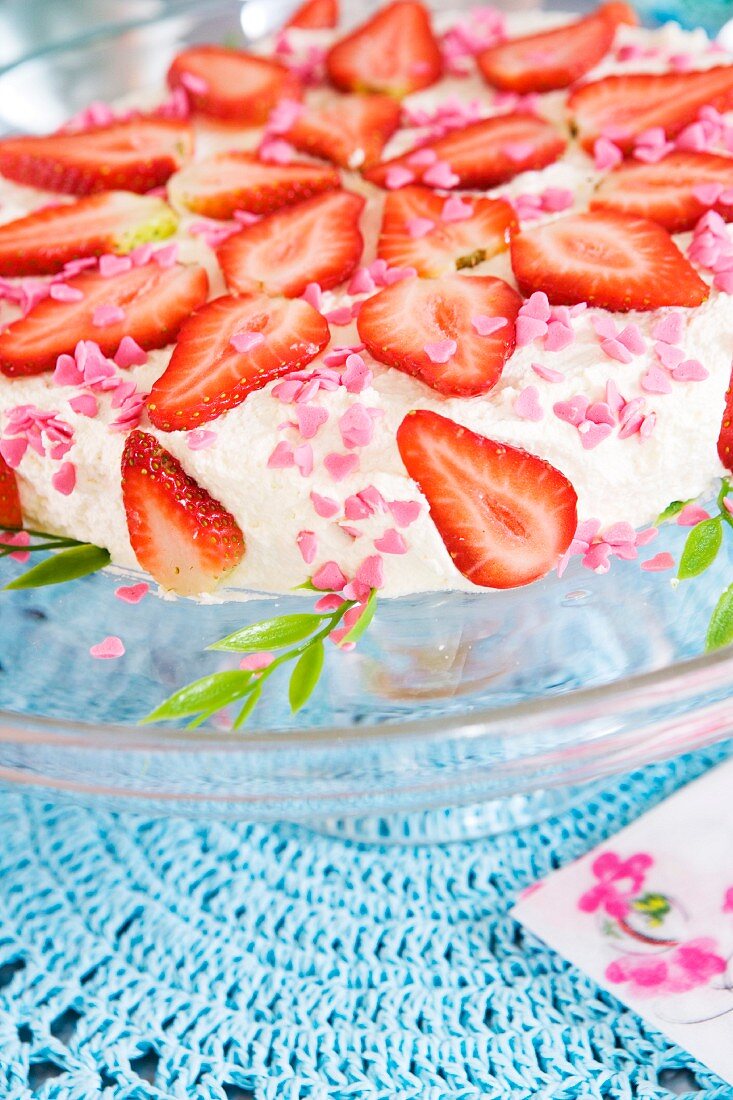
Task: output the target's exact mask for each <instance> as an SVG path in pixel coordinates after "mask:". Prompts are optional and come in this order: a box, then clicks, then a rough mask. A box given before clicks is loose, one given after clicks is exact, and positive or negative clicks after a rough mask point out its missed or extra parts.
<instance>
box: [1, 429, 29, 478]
mask: <svg viewBox="0 0 733 1100" xmlns="http://www.w3.org/2000/svg"><path fill="white" fill-rule="evenodd" d="M27 450H28V440H27V439H26V438H23V437H22V436H17V437H16V438H15V439H0V455H2V457H3V458H4V459H5V461H6V462H7V464H8V466H9V467H10V468H11V470H17V468H18V466H20V463H21V461H22V459H23V456H24V454H25V452H26V451H27Z"/></svg>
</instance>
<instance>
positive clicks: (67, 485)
mask: <svg viewBox="0 0 733 1100" xmlns="http://www.w3.org/2000/svg"><path fill="white" fill-rule="evenodd" d="M51 484H52V485H53V487H54V489H55V490H56V492H57V493H61V494H62V495H63V496H65V497H68V496H71V494H72V493H73V492H74V489H75V488H76V467H75V466H74V463H73V462H63V463H62V464H61V466H59V468H58V470H57V471H56V473H55V474H54V475H53V477H52V478H51Z"/></svg>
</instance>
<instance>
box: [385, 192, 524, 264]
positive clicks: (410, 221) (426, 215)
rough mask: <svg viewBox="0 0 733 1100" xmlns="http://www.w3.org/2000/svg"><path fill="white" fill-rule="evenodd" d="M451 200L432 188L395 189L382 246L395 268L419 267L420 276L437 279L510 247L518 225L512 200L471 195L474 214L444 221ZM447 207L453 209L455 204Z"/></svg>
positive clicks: (387, 208)
mask: <svg viewBox="0 0 733 1100" xmlns="http://www.w3.org/2000/svg"><path fill="white" fill-rule="evenodd" d="M446 201H448V202H449V203H450V201H451V200H446V199H445V198H444V197H443V196H442V195H436V193H435V192H434V191H430V190H429V189H428V188H427V187H403V188H402V190H400V191H390V192H389V193H388V194H387V198H386V201H385V204H384V215H383V218H382V231H381V234H380V237H379V244H378V246H377V255H378V256H379V259H381V260H386V261H387V263H388V264H389V265H390V267H414V268H415V270H416V271H417V273H418V275H422V276H424V277H425V278H430V279H434V278H437V277H438V276H440V275H448V274H450V272H452V271H455V270H456V269H458V270H460V269H462V268H466V267H475V266H476V264H479V263H482V262H483V261H484V260H488V259H489V258H490V257H491V256H495V255H496V253H497V252H502V251H503V250H504V249H505V248H507V247H508V244H509V231H510V230H512V229H516V228H517V219H516V216H515V214H514V210H513V209H512V207H511V206H510V204H509V203H508V202H505V201H504V200H503V199H484V198H478V197H477V198H471V199H468V200H465V202H464V205H465V206H467V207H468V208H469V209H472V210H473V213H471V214H469V215H468V216H465V214H464V215H461V217H460V220H450V218H449V220H444V219H443V210H444V209H445V208H446ZM453 202H454V203H455V200H453ZM447 209H448V211H449V212H450V209H451V207H450V205H449V206H448V208H447ZM429 223H432V228H429Z"/></svg>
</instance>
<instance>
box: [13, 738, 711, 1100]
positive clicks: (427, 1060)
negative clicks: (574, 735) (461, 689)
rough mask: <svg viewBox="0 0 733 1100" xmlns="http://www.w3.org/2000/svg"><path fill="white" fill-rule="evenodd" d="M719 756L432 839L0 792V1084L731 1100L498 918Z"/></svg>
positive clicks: (68, 1098) (661, 768) (204, 1092)
mask: <svg viewBox="0 0 733 1100" xmlns="http://www.w3.org/2000/svg"><path fill="white" fill-rule="evenodd" d="M726 752H730V746H728V747H727V749H726V748H725V747H719V748H718V749H714V750H710V751H707V752H705V753H701V754H697V755H695V756H694V757H688V758H686V759H681V760H678V761H675V762H673V763H671V764H666V765H658V766H654V767H651V768H648V769H646V770H645V771H643V772H640V773H638V774H636V775H633V776H631V777H628V778H625V779H623V780H621V781H617V782H615V783H614V784H612V785H611V786H610V787H609V788H608V789H607V791H606V793H604V794H603V795H600V796H596V798H595V799H594V800H593V801H591V802H589V803H586V804H585V805H584V806H580V807H576V808H575V809H574V810H573V811H572V812H571V813H567V814H565V815H564V816H562V817H560V818H556V819H555V820H552V821H549V822H545V823H543V824H541V825H538V826H534V827H533V828H531V829H526V830H523V831H521V832H516V833H513V834H507V835H505V836H501V837H499V838H493V839H486V840H483V841H472V842H470V843H464V844H452V845H445V846H443V847H415V848H407V847H403V848H379V847H359V846H357V845H353V844H350V843H347V842H340V841H335V840H330V839H327V838H325V837H321V836H317V835H313V834H311V833H309V832H308V831H307V830H305V829H300V828H296V827H292V826H285V825H283V826H281V827H277V828H271V827H264V826H259V825H243V824H236V823H235V824H231V823H221V822H216V823H203V824H202V823H201V822H194V821H185V820H184V821H179V820H146V819H143V818H140V817H134V816H126V815H120V816H118V815H115V814H112V813H109V812H103V811H100V810H90V809H83V808H77V807H72V806H69V805H65V804H62V803H54V802H51V801H48V800H46V801H44V800H42V799H41V798H33V797H21V796H20V795H17V794H14V793H7V794H2V795H0V830H1V833H0V836H1V837H2V842H1V843H0V1098H1V1100H21V1098H23V1100H26V1098H30V1097H43V1098H46V1100H91V1098H94V1097H100V1096H101V1097H105V1098H106V1100H123V1098H124V1100H152V1098H154V1097H155V1098H158V1100H162V1098H166V1100H168V1098H171V1100H172V1098H174V1097H175V1098H177V1100H178V1098H186V1100H188V1098H196V1100H199V1098H200V1100H209V1098H211V1100H214V1098H216V1100H226V1098H229V1100H235V1098H239V1100H243V1098H244V1097H249V1096H250V1095H254V1097H256V1098H257V1100H286V1098H287V1100H305V1098H308V1100H320V1098H324V1100H325V1098H329V1100H330V1098H338V1100H341V1098H343V1100H346V1098H350V1100H353V1098H361V1097H365V1098H374V1100H377V1098H379V1100H410V1098H413V1097H414V1098H418V1097H419V1098H420V1100H439V1098H440V1100H442V1098H443V1097H459V1098H466V1100H468V1098H469V1097H470V1098H472V1100H473V1098H475V1097H496V1098H504V1097H511V1098H512V1100H521V1098H523V1097H540V1098H545V1097H546V1098H548V1100H550V1098H551V1100H571V1098H573V1100H622V1098H632V1097H642V1098H645V1100H657V1098H659V1100H662V1098H669V1097H670V1096H671V1095H672V1093H671V1091H670V1087H671V1081H672V1079H673V1078H674V1080H675V1081H676V1082H677V1084H676V1085H675V1088H676V1090H677V1091H679V1088H680V1085H679V1081H680V1075H679V1074H678V1075H675V1074H674V1071H675V1070H682V1071H683V1072H682V1075H681V1080H682V1086H681V1087H683V1088H684V1087H687V1088H688V1090H689V1092H688V1095H692V1096H696V1097H698V1098H705V1100H733V1089H731V1088H730V1087H729V1086H726V1085H724V1084H723V1083H722V1082H721V1081H720V1080H719V1079H718V1078H716V1077H714V1076H713V1075H712V1074H710V1073H709V1072H708V1071H707V1070H705V1069H704V1068H703V1067H702V1066H700V1065H699V1064H698V1063H696V1062H695V1061H694V1059H692V1058H691V1057H690V1056H689V1055H687V1054H685V1053H684V1051H682V1050H680V1049H679V1048H678V1047H675V1046H673V1045H671V1044H670V1043H669V1042H667V1041H666V1040H665V1039H664V1038H663V1037H662V1036H661V1035H659V1034H658V1033H657V1032H656V1031H654V1030H653V1029H651V1028H649V1027H648V1026H646V1025H645V1024H644V1023H643V1022H642V1021H641V1020H640V1019H639V1018H638V1017H637V1016H636V1015H634V1013H633V1012H630V1011H629V1010H627V1009H626V1008H624V1007H623V1006H622V1005H620V1004H619V1003H618V1002H617V1001H616V1000H614V998H613V997H612V996H610V995H609V994H607V993H604V992H602V991H601V990H600V989H598V988H597V987H596V986H595V985H594V984H593V982H592V981H590V980H589V979H588V978H586V977H584V975H583V974H581V973H580V972H579V971H578V970H576V969H575V968H574V967H572V966H570V965H569V964H567V963H566V962H564V961H563V960H562V959H561V958H559V957H558V956H557V955H555V954H553V952H552V951H550V950H549V949H548V948H546V947H545V946H544V945H543V944H542V943H540V942H539V941H538V940H537V939H536V938H535V937H534V936H532V935H530V934H529V933H526V932H524V931H523V930H522V929H521V928H520V927H519V926H518V925H517V924H516V922H515V921H514V920H512V919H511V918H510V917H509V916H508V915H507V912H508V910H509V908H510V906H511V904H512V902H513V900H514V898H515V897H516V895H517V892H518V891H519V890H520V889H522V888H523V887H525V886H527V885H529V884H530V883H531V882H534V881H535V880H536V879H537V878H539V877H540V876H542V875H545V874H546V873H547V872H548V871H550V870H552V869H553V868H555V867H557V866H559V865H560V864H562V863H564V862H566V861H568V860H571V859H574V858H575V857H577V856H579V855H580V854H581V853H582V852H584V851H586V850H587V849H588V848H589V847H591V846H592V845H595V844H597V843H599V842H600V841H602V840H603V839H604V838H605V837H607V836H609V835H610V834H612V833H613V832H615V831H616V830H617V829H618V828H620V827H621V826H622V825H624V824H626V823H627V822H628V821H630V820H631V819H632V818H633V817H635V816H636V815H637V814H638V813H639V812H641V811H642V810H644V809H647V808H649V807H650V806H651V805H653V804H654V803H655V802H657V801H658V800H659V799H661V798H663V797H665V796H666V795H668V794H670V793H671V792H672V791H673V790H674V789H675V788H676V787H678V786H679V785H680V784H682V783H683V782H685V781H686V780H688V779H691V778H693V777H694V776H696V775H698V774H699V773H700V772H701V771H703V770H704V769H705V768H706V767H707V766H709V765H710V764H712V763H715V762H716V761H718V760H719V759H721V758H722V756H723V755H724V754H725V753H726Z"/></svg>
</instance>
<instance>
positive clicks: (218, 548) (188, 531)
mask: <svg viewBox="0 0 733 1100" xmlns="http://www.w3.org/2000/svg"><path fill="white" fill-rule="evenodd" d="M122 501H123V504H124V507H125V515H126V516H127V530H128V532H129V535H130V543H131V544H132V549H133V550H134V551H135V557H136V558H137V560H138V562H139V563H140V565H141V566H142V567H143V569H145V570H147V572H148V573H150V575H151V577H153V579H154V580H156V581H157V582H158V583H159V584H161V585H162V586H163V587H164V588H168V589H170V590H171V591H173V592H177V593H178V594H179V596H197V595H199V594H200V593H201V592H211V591H212V590H213V589H214V588H216V586H217V584H218V583H219V582H220V581H221V580H222V578H223V577H225V576H226V575H227V573H230V572H231V570H232V569H234V567H235V565H238V564H239V562H240V561H241V560H242V558H243V557H244V549H245V547H244V535H243V534H242V531H241V529H240V527H239V525H238V524H237V521H236V520H235V518H234V516H233V515H232V514H231V513H230V512H227V510H226V508H225V507H224V506H223V504H220V503H219V501H218V500H214V498H213V497H212V496H211V495H210V494H209V493H207V492H206V490H205V489H202V487H201V486H200V485H199V484H198V482H196V481H194V479H193V478H192V477H189V475H188V474H187V473H186V472H185V470H184V469H183V467H182V466H181V464H180V462H179V461H178V459H176V458H174V457H173V455H172V454H169V452H168V451H166V450H165V448H164V447H162V446H161V445H160V443H159V442H158V440H157V439H156V438H155V437H154V436H152V435H149V434H148V433H147V432H141V431H137V430H135V431H132V432H130V434H129V435H128V437H127V439H126V440H125V448H124V450H123V452H122Z"/></svg>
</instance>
